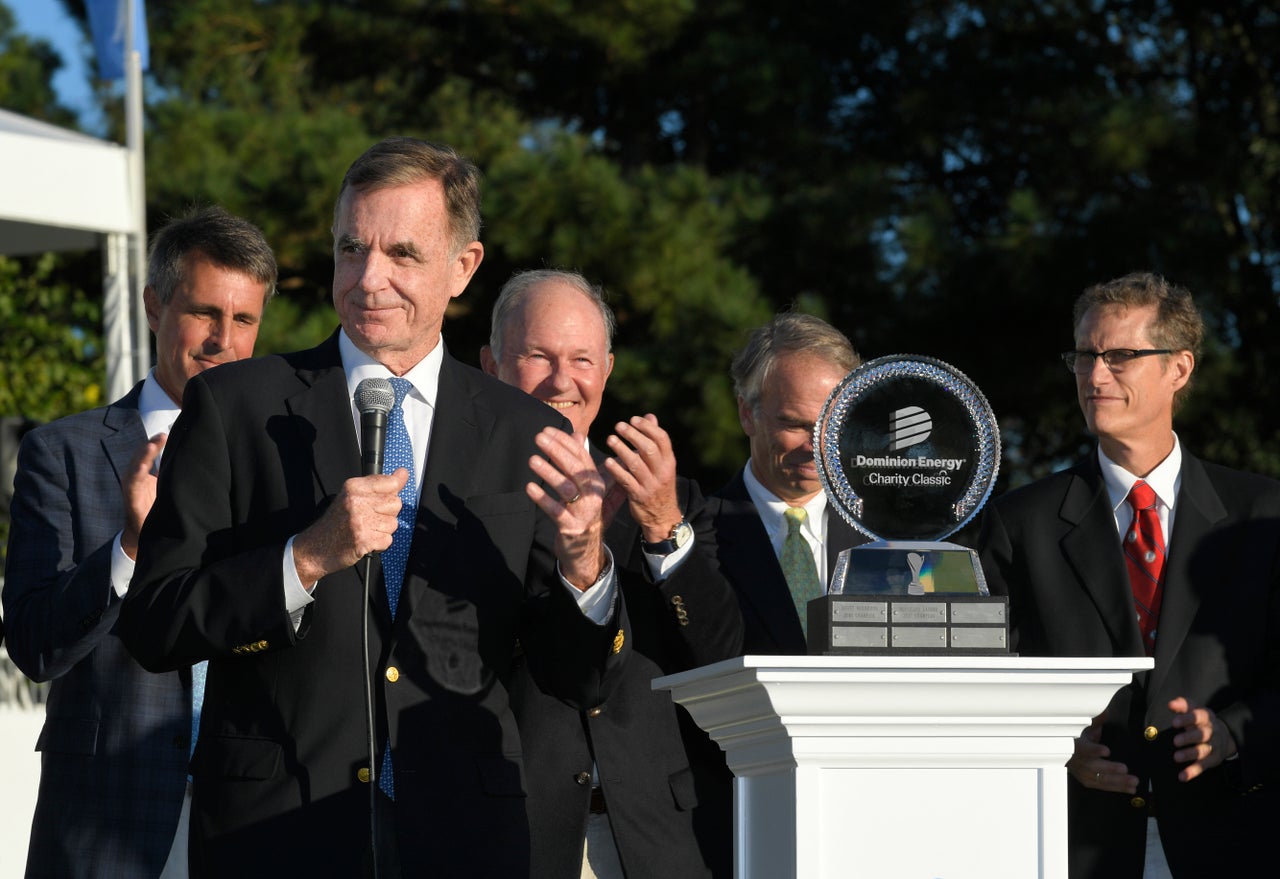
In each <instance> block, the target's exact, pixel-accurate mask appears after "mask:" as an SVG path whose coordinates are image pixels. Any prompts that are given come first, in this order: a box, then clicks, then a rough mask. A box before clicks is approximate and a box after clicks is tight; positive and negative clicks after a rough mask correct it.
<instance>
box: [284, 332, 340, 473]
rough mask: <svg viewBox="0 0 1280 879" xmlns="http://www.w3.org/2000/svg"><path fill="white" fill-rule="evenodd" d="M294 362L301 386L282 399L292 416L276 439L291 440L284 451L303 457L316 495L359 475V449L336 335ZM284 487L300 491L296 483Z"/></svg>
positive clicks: (287, 441) (286, 441) (285, 441)
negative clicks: (311, 476) (287, 448)
mask: <svg viewBox="0 0 1280 879" xmlns="http://www.w3.org/2000/svg"><path fill="white" fill-rule="evenodd" d="M295 366H296V367H297V376H298V379H299V381H301V382H302V384H303V387H302V388H301V389H299V390H298V392H297V393H295V394H293V395H292V396H290V397H289V398H288V399H287V400H285V407H286V408H287V409H288V411H289V414H290V415H291V416H293V417H292V418H290V424H289V426H288V430H289V435H288V437H287V439H286V438H285V437H283V436H282V437H281V440H280V442H283V443H291V444H294V445H293V449H292V450H290V453H291V454H302V455H305V456H306V457H307V458H308V460H309V461H310V463H311V470H312V472H313V473H314V474H315V479H316V484H317V486H318V488H319V492H320V496H321V497H327V496H330V495H334V494H337V493H338V490H339V489H341V488H342V483H343V482H345V481H346V480H348V479H350V478H352V477H354V476H359V475H360V448H359V445H358V444H357V442H356V429H355V423H354V421H353V420H352V417H351V398H350V397H349V396H348V394H347V375H346V373H345V372H344V371H343V369H342V357H341V355H340V354H339V353H338V336H337V334H336V333H335V334H334V335H332V336H330V337H329V338H328V339H326V340H325V341H324V342H323V343H321V345H320V346H319V347H318V348H314V349H312V350H311V351H308V352H305V353H304V355H303V357H302V359H300V360H297V361H295ZM322 437H323V440H321V438H322ZM317 449H319V450H320V452H319V454H317V452H316V450H317ZM290 490H291V491H294V490H301V486H291V488H290Z"/></svg>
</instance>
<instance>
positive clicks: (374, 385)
mask: <svg viewBox="0 0 1280 879" xmlns="http://www.w3.org/2000/svg"><path fill="white" fill-rule="evenodd" d="M395 404H396V392H395V390H394V389H393V388H392V387H391V382H389V381H387V380H386V379H385V378H367V379H365V380H363V381H362V382H360V384H358V385H356V409H358V410H359V411H360V413H361V414H362V415H363V414H364V413H367V412H381V413H382V414H383V415H386V414H387V413H388V412H390V411H391V407H393V406H395Z"/></svg>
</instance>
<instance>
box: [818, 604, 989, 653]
mask: <svg viewBox="0 0 1280 879" xmlns="http://www.w3.org/2000/svg"><path fill="white" fill-rule="evenodd" d="M808 610H809V654H810V655H812V656H842V655H846V656H873V655H876V656H883V655H886V654H888V655H894V654H898V655H903V656H907V655H917V656H919V655H934V654H936V655H944V656H965V655H1004V654H1008V653H1009V612H1008V599H1006V598H1005V597H1004V596H994V595H970V594H956V593H945V594H944V593H937V594H932V595H882V594H876V595H858V594H848V593H845V594H842V595H824V596H823V597H822V598H817V599H814V600H813V601H811V602H809V608H808Z"/></svg>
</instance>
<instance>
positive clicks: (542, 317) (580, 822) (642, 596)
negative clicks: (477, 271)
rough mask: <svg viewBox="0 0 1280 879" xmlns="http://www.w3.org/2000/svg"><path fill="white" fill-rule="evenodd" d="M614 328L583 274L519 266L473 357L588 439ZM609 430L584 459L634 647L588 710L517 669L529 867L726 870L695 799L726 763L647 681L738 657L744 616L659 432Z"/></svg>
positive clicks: (632, 426) (728, 856)
mask: <svg viewBox="0 0 1280 879" xmlns="http://www.w3.org/2000/svg"><path fill="white" fill-rule="evenodd" d="M613 327H614V319H613V313H612V311H611V309H610V308H609V306H608V305H607V304H606V303H605V302H604V300H603V297H602V294H601V292H600V290H599V289H598V288H596V287H594V286H593V285H592V284H591V283H590V282H588V281H587V280H586V279H585V278H584V277H583V276H582V275H580V274H578V273H576V272H566V271H557V270H536V271H530V272H523V273H520V274H517V275H515V276H514V277H512V278H511V279H510V280H509V281H508V282H507V283H506V284H505V285H504V286H503V288H502V291H501V293H500V295H499V297H498V301H497V303H496V304H495V306H494V309H493V322H492V325H491V329H490V336H489V339H490V344H489V345H488V346H486V347H485V348H484V349H483V350H482V351H481V360H482V362H483V364H484V369H485V371H486V372H488V373H490V374H491V375H495V376H497V377H498V378H500V379H502V380H503V381H505V382H507V383H508V384H511V385H514V386H516V387H519V388H521V389H522V390H524V391H526V392H528V393H529V394H532V395H533V396H534V397H536V398H538V399H539V400H542V401H543V402H544V403H546V404H547V405H549V406H551V407H552V408H554V409H557V410H559V411H562V412H565V414H566V415H567V416H568V418H569V420H570V421H571V422H572V424H573V427H574V433H575V435H576V437H577V438H578V439H580V440H581V441H582V442H583V443H584V444H585V443H586V441H587V436H588V433H589V431H590V429H591V425H592V423H593V422H594V421H595V418H596V415H597V414H598V413H599V410H600V401H601V396H602V394H603V392H604V388H605V385H606V382H607V380H608V377H609V373H610V371H611V370H612V367H613V354H612V353H611V351H612V338H613ZM615 430H616V431H617V432H616V433H615V434H614V435H612V436H610V437H609V438H608V440H607V445H608V446H609V448H610V449H611V450H612V452H613V453H614V456H613V457H605V456H604V455H602V454H597V455H596V461H597V463H598V464H599V465H600V466H601V467H603V468H604V469H605V470H606V471H607V473H608V474H609V477H610V479H611V480H612V482H613V487H612V489H611V492H610V495H609V498H608V500H607V501H606V506H607V509H608V512H607V513H606V515H607V516H612V523H611V524H610V525H609V527H608V530H607V531H606V534H605V539H606V541H607V543H608V545H609V547H610V549H611V550H612V551H613V555H614V558H615V559H616V560H617V564H618V577H619V583H620V585H621V587H622V591H623V594H624V595H625V597H626V605H627V613H628V617H629V619H630V620H631V631H632V636H633V638H634V642H633V643H634V652H633V653H632V655H631V658H630V659H629V660H628V662H627V666H626V669H625V670H624V672H623V674H622V676H621V677H620V678H619V681H618V685H617V689H616V690H615V691H614V693H613V695H612V696H611V697H610V698H609V699H608V700H607V701H605V702H602V703H600V704H598V705H593V706H591V707H590V708H589V709H588V710H586V711H578V710H577V709H575V708H573V707H571V706H569V705H566V704H565V703H564V702H562V701H561V700H558V699H556V698H554V697H552V696H550V695H548V694H546V693H544V692H542V691H541V690H540V689H539V688H538V686H537V684H536V682H535V681H534V680H533V678H532V676H531V675H529V674H528V673H527V669H517V673H516V675H515V678H514V680H513V683H512V701H513V705H514V708H515V712H516V720H517V722H518V723H519V725H520V732H521V737H522V739H523V742H524V746H525V753H526V755H528V757H529V760H528V762H527V766H528V769H529V812H530V825H531V830H532V841H533V875H534V876H535V877H539V879H578V877H579V876H597V877H600V879H605V877H608V876H626V877H627V879H666V877H671V876H679V877H682V879H695V877H699V876H710V875H717V876H724V877H728V876H729V875H731V873H732V848H731V845H732V823H731V816H730V815H729V814H728V811H727V809H725V810H723V813H722V814H721V813H717V814H711V813H709V811H708V810H707V809H706V808H704V807H702V806H701V805H698V804H699V803H700V800H701V798H702V796H703V795H707V796H711V795H710V794H706V793H705V787H706V785H708V784H710V783H719V784H722V785H725V788H726V789H725V791H724V792H721V793H720V795H719V796H713V797H712V798H713V799H714V800H715V801H716V802H717V803H719V804H723V803H724V802H725V801H726V799H727V793H728V790H727V782H726V781H725V779H724V778H723V777H722V776H721V775H720V773H719V770H718V768H717V767H723V759H722V758H721V757H720V756H719V749H718V747H716V745H715V744H714V743H712V742H711V741H710V739H709V738H708V737H707V735H706V733H704V732H702V730H700V729H698V727H697V726H696V725H695V724H694V723H693V721H692V719H690V718H689V716H688V714H687V713H686V712H685V710H684V709H683V708H680V707H678V706H676V705H675V704H674V703H673V702H672V700H671V697H670V695H669V694H667V693H666V692H655V691H654V690H653V688H652V686H651V682H652V680H653V679H654V678H656V677H660V676H662V675H665V674H671V673H674V672H677V671H684V670H687V669H689V668H693V667H697V666H700V665H706V664H709V663H712V662H718V661H719V660H722V659H728V658H730V657H733V656H737V655H738V653H739V652H740V649H741V645H742V619H741V616H740V614H739V613H738V607H737V602H736V600H735V599H734V596H733V592H732V590H731V589H730V588H729V585H728V584H727V583H726V582H725V581H724V578H723V577H722V576H720V574H719V572H718V571H717V570H716V560H715V538H714V533H713V531H712V527H711V519H710V517H709V516H707V515H706V514H705V502H704V501H703V498H702V495H701V492H700V491H699V490H698V486H697V484H696V483H693V482H690V481H689V480H686V479H684V478H682V477H679V476H677V475H676V460H675V454H674V452H673V450H672V448H671V440H670V438H669V437H668V436H667V433H666V431H665V430H663V429H662V427H661V426H660V425H659V424H658V421H657V419H656V418H654V417H653V416H652V415H649V416H645V417H637V418H632V419H630V420H628V421H627V422H622V423H619V424H617V425H616V426H615ZM615 513H616V514H615ZM708 754H709V755H710V761H708V760H707V759H705V758H706V756H707V755H708ZM699 758H702V759H699ZM708 762H710V766H711V771H712V773H713V776H712V777H708V775H707V772H706V768H707V765H708ZM593 769H594V774H595V775H596V776H597V778H596V779H595V783H594V784H593V779H592V776H593ZM695 805H698V807H697V808H695ZM584 839H585V842H586V846H585V851H584Z"/></svg>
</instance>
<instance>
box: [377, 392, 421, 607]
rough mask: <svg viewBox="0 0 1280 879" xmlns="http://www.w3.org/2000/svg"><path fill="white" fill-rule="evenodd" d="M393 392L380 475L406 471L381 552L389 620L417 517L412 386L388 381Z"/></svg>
mask: <svg viewBox="0 0 1280 879" xmlns="http://www.w3.org/2000/svg"><path fill="white" fill-rule="evenodd" d="M391 387H392V388H393V389H394V390H395V392H396V404H395V405H394V406H392V407H391V414H390V417H389V418H388V419H387V445H386V450H385V451H384V452H383V456H382V472H383V473H394V472H395V471H396V470H398V469H399V468H401V467H403V468H404V469H405V470H408V471H409V478H408V479H407V480H405V483H404V488H402V489H400V522H399V524H398V525H396V533H395V534H394V535H393V536H392V538H391V546H390V547H388V548H387V549H386V550H385V551H384V552H383V553H382V578H383V580H384V581H385V583H386V586H387V603H388V604H389V605H390V606H391V617H392V619H394V618H395V615H396V607H397V606H398V605H399V603H400V587H401V585H402V584H403V583H404V569H405V565H406V564H408V562H409V545H410V544H411V543H413V523H414V520H415V519H416V518H417V517H418V493H417V492H416V491H415V490H414V468H413V445H412V444H411V443H410V442H409V431H408V430H406V429H405V426H404V398H405V397H407V396H408V395H409V392H410V391H411V390H413V384H412V383H411V382H410V381H409V380H408V379H405V378H393V379H391Z"/></svg>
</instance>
